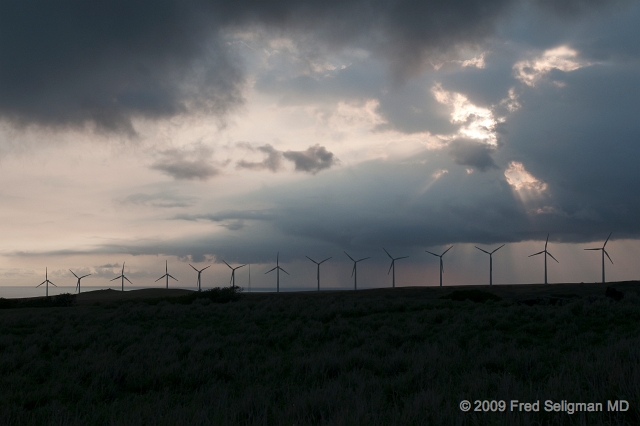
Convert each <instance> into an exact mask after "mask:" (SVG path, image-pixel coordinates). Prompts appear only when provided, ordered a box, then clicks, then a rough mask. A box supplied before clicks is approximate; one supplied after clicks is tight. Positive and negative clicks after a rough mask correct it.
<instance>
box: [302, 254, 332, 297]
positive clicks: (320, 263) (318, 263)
mask: <svg viewBox="0 0 640 426" xmlns="http://www.w3.org/2000/svg"><path fill="white" fill-rule="evenodd" d="M305 257H306V258H307V259H309V260H310V261H312V262H313V263H315V264H316V265H318V274H317V276H318V291H320V265H322V264H323V263H324V262H326V261H327V260H329V259H331V257H327V258H326V259H325V260H323V261H322V262H316V261H315V260H313V259H312V258H310V257H309V256H305ZM332 257H333V256H332Z"/></svg>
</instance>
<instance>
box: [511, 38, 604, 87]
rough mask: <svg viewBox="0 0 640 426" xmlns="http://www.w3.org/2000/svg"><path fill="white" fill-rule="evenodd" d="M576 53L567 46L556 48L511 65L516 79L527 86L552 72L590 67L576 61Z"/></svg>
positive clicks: (586, 63)
mask: <svg viewBox="0 0 640 426" xmlns="http://www.w3.org/2000/svg"><path fill="white" fill-rule="evenodd" d="M577 57H578V52H576V51H575V50H574V49H571V48H570V47H568V46H558V47H556V48H553V49H549V50H546V51H544V52H543V53H542V54H541V55H540V56H538V57H536V58H533V59H530V60H525V61H520V62H517V63H516V64H514V65H513V69H514V71H515V73H516V78H517V79H518V80H520V81H522V82H523V83H525V84H526V85H528V86H535V85H536V83H537V82H538V81H539V80H540V79H541V78H542V77H543V76H544V75H546V74H548V73H549V72H550V71H552V70H559V71H562V72H571V71H575V70H577V69H580V68H583V67H586V66H589V65H592V64H591V63H589V62H586V61H581V60H578V59H577Z"/></svg>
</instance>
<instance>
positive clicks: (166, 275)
mask: <svg viewBox="0 0 640 426" xmlns="http://www.w3.org/2000/svg"><path fill="white" fill-rule="evenodd" d="M163 278H166V279H167V287H166V288H169V278H172V279H174V280H176V281H178V280H177V279H175V278H174V277H173V276H171V275H170V274H169V263H168V261H166V260H165V261H164V275H163V276H161V277H160V278H158V279H157V280H156V282H158V281H160V280H161V279H163Z"/></svg>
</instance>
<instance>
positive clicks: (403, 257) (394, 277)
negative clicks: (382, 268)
mask: <svg viewBox="0 0 640 426" xmlns="http://www.w3.org/2000/svg"><path fill="white" fill-rule="evenodd" d="M382 250H384V252H385V253H387V256H389V259H391V266H389V271H388V272H387V275H389V272H391V271H392V270H393V275H392V277H393V279H392V281H391V282H392V283H393V288H396V260H400V259H406V258H407V257H409V256H402V257H396V258H395V259H394V258H393V257H392V256H391V255H390V254H389V252H388V251H387V250H386V249H385V248H384V247H382Z"/></svg>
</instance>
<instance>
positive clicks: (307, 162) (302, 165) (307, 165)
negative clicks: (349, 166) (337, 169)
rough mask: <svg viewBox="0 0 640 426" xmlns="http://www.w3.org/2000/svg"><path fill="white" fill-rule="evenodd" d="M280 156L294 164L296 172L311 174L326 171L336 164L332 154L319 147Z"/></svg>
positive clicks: (315, 146)
mask: <svg viewBox="0 0 640 426" xmlns="http://www.w3.org/2000/svg"><path fill="white" fill-rule="evenodd" d="M282 155H283V156H284V158H286V159H287V160H291V161H293V162H294V164H295V165H296V171H299V172H308V173H311V174H316V173H318V172H319V171H320V170H324V169H328V168H329V167H331V166H333V165H335V164H337V162H338V159H337V158H335V157H334V155H333V153H331V152H329V151H327V149H326V148H325V147H323V146H320V145H314V146H310V147H309V148H307V149H306V150H305V151H285V152H284V153H283V154H282Z"/></svg>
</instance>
